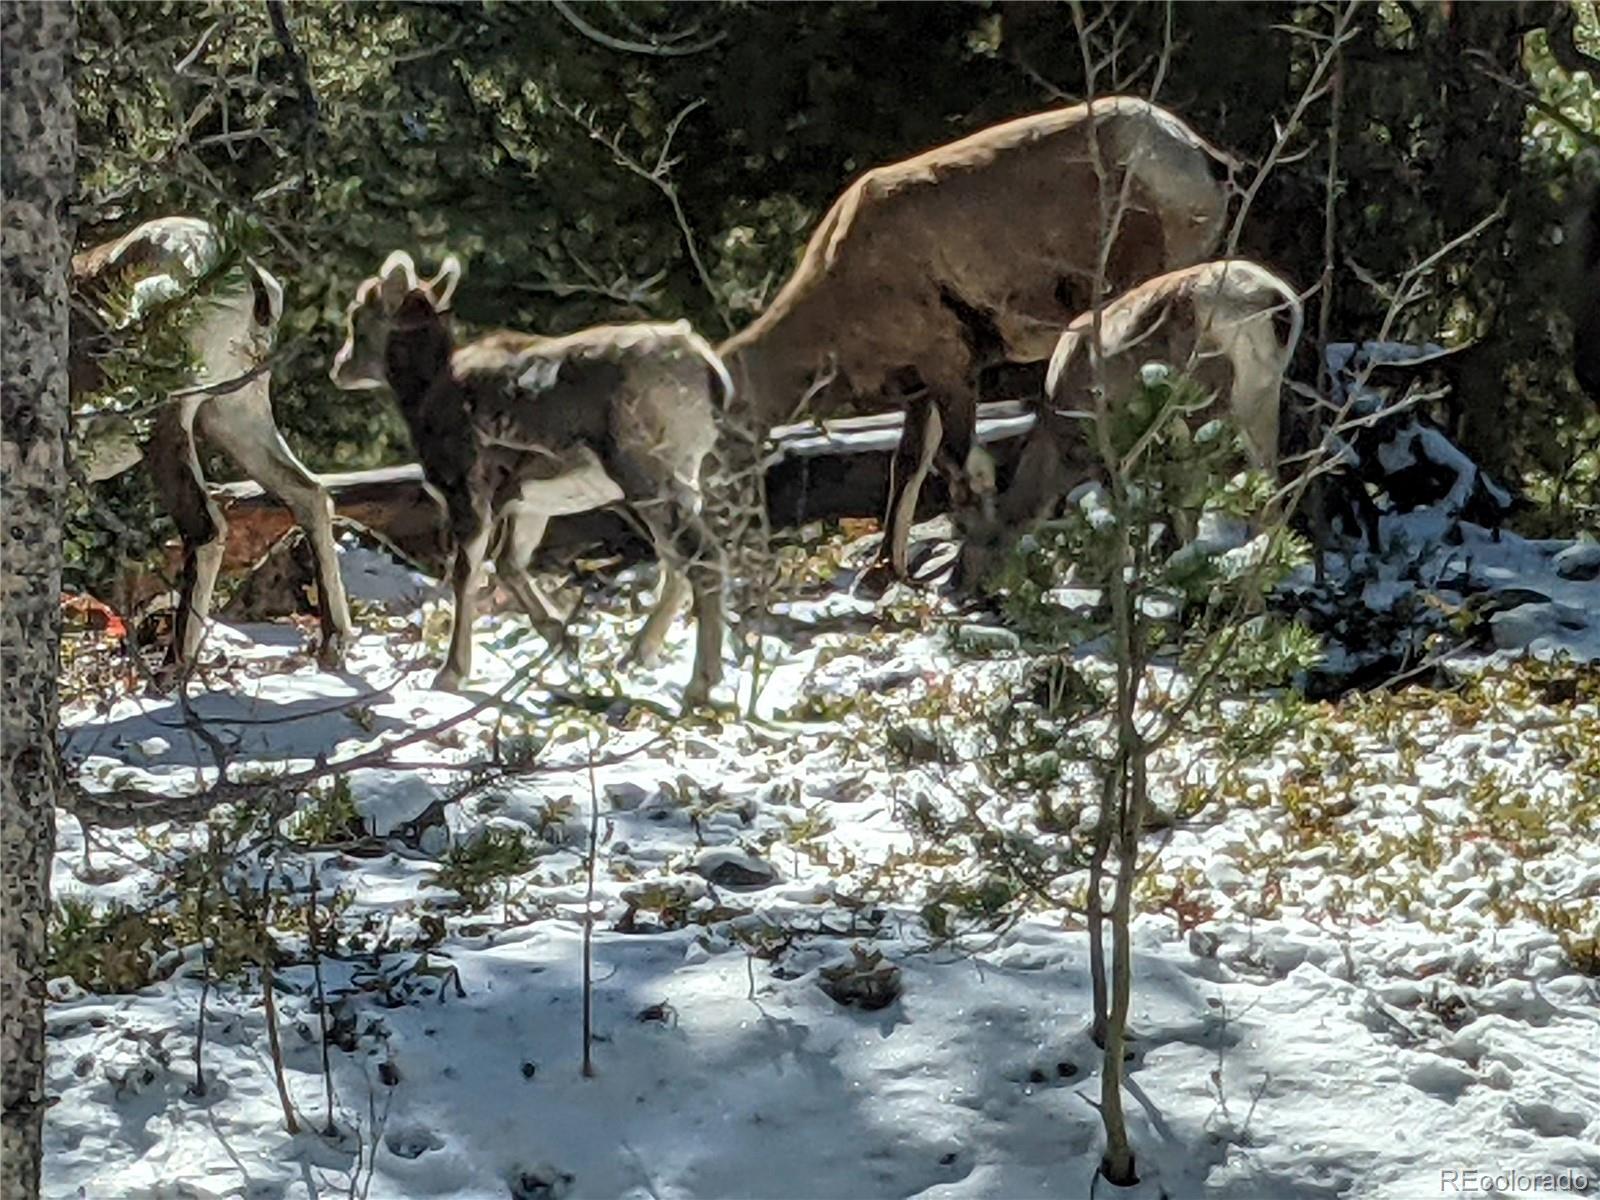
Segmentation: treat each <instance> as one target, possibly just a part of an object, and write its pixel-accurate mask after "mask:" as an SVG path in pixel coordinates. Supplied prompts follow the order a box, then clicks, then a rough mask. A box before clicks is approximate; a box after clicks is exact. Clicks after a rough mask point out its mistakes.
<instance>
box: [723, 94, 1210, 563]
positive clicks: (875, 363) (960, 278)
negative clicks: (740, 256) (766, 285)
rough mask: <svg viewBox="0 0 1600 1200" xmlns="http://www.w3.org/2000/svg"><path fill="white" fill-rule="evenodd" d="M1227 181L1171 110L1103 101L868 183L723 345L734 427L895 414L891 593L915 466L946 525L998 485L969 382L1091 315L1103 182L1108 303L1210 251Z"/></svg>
mask: <svg viewBox="0 0 1600 1200" xmlns="http://www.w3.org/2000/svg"><path fill="white" fill-rule="evenodd" d="M1097 160H1098V161H1097ZM1230 166H1231V164H1230V163H1229V162H1228V161H1227V160H1226V159H1225V158H1224V156H1222V155H1221V154H1220V152H1218V151H1216V150H1214V149H1213V148H1212V147H1210V146H1208V145H1207V143H1206V142H1205V141H1203V140H1202V139H1201V138H1200V137H1199V135H1198V134H1196V133H1195V132H1194V131H1193V130H1191V129H1190V128H1189V127H1188V126H1186V125H1185V124H1184V123H1183V122H1182V121H1181V120H1179V119H1178V118H1177V117H1176V116H1174V115H1173V114H1172V113H1170V112H1167V111H1166V110H1164V109H1161V108H1158V107H1157V106H1156V105H1154V104H1151V103H1149V102H1148V101H1145V100H1140V99H1135V98H1132V97H1111V98H1107V99H1104V100H1099V101H1096V102H1094V103H1093V104H1092V105H1079V106H1077V107H1074V108H1063V109H1057V110H1055V111H1052V112H1044V113H1038V114H1036V115H1033V116H1028V117H1021V118H1019V119H1017V120H1013V121H1008V122H1006V123H1004V124H1001V125H996V126H994V127H992V128H989V129H985V130H982V131H980V132H978V133H975V134H973V135H971V136H970V137H966V138H963V139H961V140H960V141H957V142H952V143H950V144H949V145H946V146H940V147H938V148H937V149H934V150H929V151H928V152H926V153H925V154H921V155H918V156H917V157H915V158H911V159H907V160H906V161H904V162H900V163H895V164H893V165H891V166H885V167H879V168H877V169H875V170H872V171H868V172H867V173H866V174H865V175H863V176H862V177H861V178H860V179H858V180H856V182H855V183H853V184H851V186H850V187H849V188H848V189H847V190H846V191H845V193H844V194H843V195H842V196H840V197H839V199H838V200H837V201H836V202H835V203H834V205H833V207H832V208H830V209H829V210H828V214H827V216H826V217H824V218H823V220H822V223H821V224H820V225H819V226H818V227H817V230H816V232H815V233H814V234H813V235H812V237H811V241H810V242H809V243H808V244H807V246H806V250H805V254H804V256H803V257H802V258H801V260H800V265H799V267H798V268H797V269H796V270H795V273H794V275H793V276H792V277H791V278H790V280H789V282H788V283H787V284H785V286H784V287H783V289H782V290H781V291H780V292H779V293H778V295H777V297H776V298H775V299H774V300H773V302H772V304H771V305H770V306H769V307H768V309H767V310H766V312H765V313H763V314H762V315H761V316H760V317H759V318H758V319H757V320H756V321H755V322H753V323H752V324H751V325H750V326H749V327H748V328H746V329H745V330H743V331H742V332H740V333H738V334H737V335H735V336H734V337H732V338H730V339H729V340H728V341H727V342H725V343H724V344H723V345H722V346H721V347H719V353H721V355H722V357H723V360H724V361H725V362H726V363H727V364H728V369H729V371H730V372H731V373H732V375H733V378H734V381H735V384H736V389H737V395H738V398H739V405H738V407H739V410H740V412H741V413H743V414H745V419H746V420H747V421H748V423H749V424H750V425H752V426H754V427H755V429H754V432H756V433H759V434H765V432H766V431H767V430H768V429H770V428H772V427H773V426H775V425H781V424H784V423H786V422H788V421H791V420H795V419H798V417H799V416H801V415H816V416H821V417H825V418H826V417H843V416H850V415H855V414H857V413H861V412H873V411H879V410H882V409H885V408H893V407H897V406H902V405H903V406H904V407H905V409H906V424H905V428H904V432H903V434H902V436H901V441H900V447H899V450H898V452H897V454H896V458H895V466H894V472H893V476H892V479H891V483H890V494H889V503H888V508H887V513H886V516H885V518H884V555H883V557H884V558H885V559H886V560H887V562H888V563H889V564H890V566H891V567H892V569H893V571H894V573H895V574H896V575H897V576H899V577H901V578H904V577H905V576H906V573H907V563H906V539H907V531H908V529H909V527H910V524H911V521H912V519H913V514H914V512H915V510H916V503H917V496H918V493H919V492H920V490H921V485H922V481H923V479H924V478H925V477H926V475H927V473H928V470H929V468H930V466H935V467H937V469H938V470H939V471H940V473H941V474H943V475H944V476H945V477H946V478H947V479H948V480H949V481H950V485H951V492H952V498H953V500H954V501H955V503H956V505H957V507H958V508H959V507H961V506H962V505H963V504H964V503H965V502H966V501H967V500H968V499H969V498H970V495H971V493H972V492H973V491H974V490H976V491H978V492H980V493H986V492H987V491H989V490H991V489H992V487H993V464H992V462H991V461H990V460H989V459H988V456H987V455H986V454H985V453H983V452H982V451H981V450H979V451H978V452H977V453H976V454H974V453H973V450H974V445H975V441H974V439H975V426H976V410H977V379H978V373H979V371H980V370H981V369H982V368H983V367H985V366H988V365H992V364H996V363H1002V362H1008V363H1028V362H1042V361H1043V360H1045V359H1047V358H1048V357H1049V356H1050V353H1051V351H1052V350H1053V349H1054V348H1055V345H1056V341H1057V339H1058V338H1059V337H1060V336H1061V330H1062V329H1063V328H1065V327H1066V325H1067V323H1068V322H1069V321H1071V320H1072V318H1074V317H1076V316H1077V315H1078V314H1079V313H1081V312H1083V311H1084V310H1085V309H1087V308H1088V307H1090V304H1091V303H1092V301H1093V300H1094V297H1093V295H1091V292H1092V291H1093V285H1094V280H1095V278H1096V268H1097V266H1098V265H1099V259H1100V255H1101V249H1102V241H1103V240H1104V239H1102V237H1101V223H1102V222H1101V185H1102V182H1103V183H1104V186H1105V188H1106V189H1107V191H1108V193H1109V195H1108V197H1107V198H1108V200H1109V201H1110V203H1109V207H1110V209H1111V210H1112V211H1113V212H1114V213H1117V214H1119V216H1120V219H1119V220H1118V221H1117V223H1116V224H1115V226H1114V228H1113V229H1112V231H1111V237H1110V239H1109V246H1108V247H1107V249H1108V253H1107V255H1106V261H1105V263H1104V272H1103V279H1104V283H1105V285H1106V287H1107V289H1108V291H1109V292H1110V293H1115V292H1120V291H1122V290H1124V289H1126V288H1129V287H1132V286H1133V285H1134V284H1136V283H1139V282H1141V281H1143V280H1145V279H1149V278H1150V277H1151V276H1154V275H1158V274H1160V273H1161V272H1163V271H1169V270H1172V269H1174V268H1176V267H1182V266H1187V265H1189V264H1191V263H1194V262H1198V261H1199V260H1201V259H1203V258H1204V257H1205V256H1206V255H1207V254H1209V253H1210V252H1211V251H1212V250H1213V249H1214V248H1215V246H1216V244H1217V240H1218V238H1219V236H1220V234H1221V230H1222V226H1223V221H1224V218H1225V216H1226V208H1227V191H1226V188H1225V186H1224V181H1225V179H1226V173H1227V170H1228V169H1229V167H1230ZM806 407H809V409H810V412H809V413H807V414H802V412H801V410H802V409H803V408H806Z"/></svg>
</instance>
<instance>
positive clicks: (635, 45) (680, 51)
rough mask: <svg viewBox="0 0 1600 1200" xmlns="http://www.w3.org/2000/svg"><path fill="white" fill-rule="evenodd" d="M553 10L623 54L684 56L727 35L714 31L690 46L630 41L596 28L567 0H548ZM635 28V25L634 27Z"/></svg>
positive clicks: (603, 44) (591, 36)
mask: <svg viewBox="0 0 1600 1200" xmlns="http://www.w3.org/2000/svg"><path fill="white" fill-rule="evenodd" d="M550 3H551V4H552V5H554V6H555V10H556V11H557V12H558V13H560V14H561V16H562V17H563V18H564V19H565V20H566V22H567V24H568V25H571V26H572V27H573V28H574V29H576V30H577V31H578V32H579V33H581V34H583V36H584V37H586V38H588V39H589V40H590V41H591V42H594V43H596V44H598V45H601V46H604V47H605V48H606V49H607V50H617V51H620V52H621V53H624V54H648V55H653V56H655V57H657V58H684V57H686V56H688V55H690V54H699V53H700V52H701V51H703V50H709V49H711V48H712V47H713V46H715V45H717V44H718V43H719V42H721V41H722V40H723V38H725V37H726V36H727V34H726V33H722V32H719V33H716V34H713V35H712V36H711V37H709V38H707V39H706V40H705V41H703V42H696V43H695V44H694V45H692V46H674V45H672V44H671V39H668V40H666V41H661V40H657V39H652V40H651V41H648V42H636V41H630V40H628V39H626V38H619V37H613V36H612V35H611V34H609V33H605V32H603V31H602V30H599V29H596V28H595V27H594V26H593V25H591V24H589V22H587V21H585V20H584V19H583V18H582V17H580V16H579V15H578V13H577V10H576V9H574V8H573V6H572V5H571V4H569V3H567V0H550ZM635 28H637V26H636V27H635Z"/></svg>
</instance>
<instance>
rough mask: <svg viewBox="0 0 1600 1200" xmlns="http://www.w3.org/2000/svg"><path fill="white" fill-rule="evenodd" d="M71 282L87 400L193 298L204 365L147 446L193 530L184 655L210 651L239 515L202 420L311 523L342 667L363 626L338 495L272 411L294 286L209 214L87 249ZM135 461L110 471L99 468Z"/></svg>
mask: <svg viewBox="0 0 1600 1200" xmlns="http://www.w3.org/2000/svg"><path fill="white" fill-rule="evenodd" d="M72 292H73V309H72V326H73V330H72V333H73V336H72V350H71V363H70V368H71V370H70V375H71V385H72V392H73V394H74V396H75V397H76V396H79V395H85V394H90V393H93V392H96V391H99V390H101V389H102V388H103V387H104V386H105V383H106V379H105V373H104V371H103V369H102V366H101V363H102V362H103V360H104V357H105V355H106V354H108V353H110V352H111V351H112V350H113V349H114V347H115V346H116V345H117V344H119V343H121V342H123V341H124V340H126V339H129V338H133V337H136V336H137V334H138V331H139V328H140V325H141V323H142V322H144V321H146V320H147V319H151V318H153V317H155V316H157V315H158V314H160V313H161V312H163V311H166V310H170V309H171V307H172V306H192V308H193V313H192V315H191V314H190V313H184V314H182V315H181V316H180V317H179V318H178V319H180V320H182V321H184V323H185V331H184V337H185V340H186V342H187V345H188V349H189V352H190V354H191V356H192V358H193V360H194V363H195V365H196V366H197V370H196V371H195V373H194V376H193V378H192V381H191V385H190V386H187V387H184V388H182V389H180V390H178V391H175V392H173V393H172V394H171V395H169V396H166V397H162V398H160V399H159V401H158V402H157V404H156V406H155V412H154V417H153V424H152V429H151V432H150V434H149V437H148V439H147V440H146V441H145V443H144V445H143V447H142V451H143V457H144V459H145V461H146V463H147V464H148V465H149V468H150V473H151V476H152V477H153V479H154V481H155V486H156V492H157V494H158V496H159V497H160V500H161V503H162V505H163V507H165V509H166V510H167V512H168V513H169V514H170V515H171V516H172V519H173V521H174V522H175V523H176V524H177V526H178V533H179V535H180V536H181V538H182V539H183V579H182V582H181V586H180V594H179V602H178V612H177V622H176V628H175V629H174V631H173V641H172V648H171V658H172V659H173V660H174V661H175V662H177V663H180V664H182V663H189V662H192V661H193V660H194V657H195V655H196V654H197V653H198V652H199V649H200V643H201V639H202V638H203V637H204V634H205V627H206V623H207V619H208V617H209V615H210V611H211V593H212V589H213V587H214V586H215V584H216V579H217V571H218V568H219V567H220V566H221V565H222V558H223V552H224V550H225V548H226V545H227V522H226V521H224V519H223V516H222V511H221V509H219V508H218V507H217V505H216V504H215V503H213V502H212V500H211V498H210V496H209V495H207V493H206V486H205V484H206V480H205V474H204V472H203V471H202V469H201V466H200V458H199V454H198V453H197V450H196V446H195V433H196V431H197V430H198V431H199V432H200V433H201V434H202V435H203V436H204V437H205V438H206V440H207V441H209V442H212V443H214V444H215V445H216V446H218V447H219V448H220V449H221V450H222V451H223V452H224V453H225V454H227V456H228V457H229V458H230V459H232V460H233V462H234V463H235V464H236V465H237V466H238V467H239V469H240V470H242V471H243V472H244V473H245V474H246V475H248V476H249V477H250V478H252V479H254V480H255V481H256V482H258V483H260V484H261V485H262V487H264V488H266V489H267V490H268V491H269V492H272V493H274V494H276V495H277V496H278V497H280V498H281V499H282V500H283V501H284V503H285V504H287V505H288V506H289V508H290V510H291V511H292V512H293V513H294V516H295V520H297V521H298V522H299V523H300V525H301V526H302V527H303V528H304V529H305V531H306V535H307V536H308V537H309V539H310V541H311V548H312V551H313V552H314V556H315V559H316V570H317V606H318V610H319V613H320V616H321V622H322V649H321V654H320V658H321V661H322V664H323V665H324V666H326V667H336V666H338V665H339V663H340V662H341V661H342V659H343V656H344V650H345V645H346V643H347V642H348V640H349V639H350V637H351V632H352V627H351V623H350V608H349V605H348V604H347V603H346V600H345V591H344V581H343V579H342V578H341V576H340V574H339V560H338V554H337V551H336V549H335V546H334V540H333V504H332V502H331V500H330V499H329V497H328V493H327V492H326V490H324V488H323V486H322V484H321V483H320V482H319V481H318V480H317V477H316V476H315V475H313V474H311V472H310V471H308V470H306V468H305V466H304V465H303V464H302V463H301V462H300V460H299V459H298V458H296V457H295V455H294V453H293V451H291V450H290V449H289V447H288V445H287V444H286V443H285V442H284V440H283V435H282V434H280V433H279V432H278V427H277V425H276V423H275V422H274V421H273V419H272V398H271V373H270V372H269V371H268V370H267V367H266V359H267V356H268V354H269V353H270V352H271V350H272V343H273V336H274V334H275V333H276V330H277V325H278V320H279V318H280V317H281V316H282V315H283V286H282V285H281V284H280V283H279V282H278V281H277V280H276V279H275V278H273V276H272V275H271V274H270V273H269V272H268V271H267V270H266V269H265V268H264V267H262V266H261V265H260V264H259V263H257V262H255V261H254V260H252V259H250V258H247V257H239V258H237V259H234V258H231V257H230V256H229V254H228V252H227V251H226V249H225V248H224V246H223V242H222V239H221V237H220V236H219V234H218V232H217V230H216V229H215V227H213V226H212V225H211V224H209V223H208V222H206V221H202V220H199V219H197V218H194V217H161V218H158V219H156V220H153V221H146V222H145V223H144V224H143V225H140V226H139V227H138V228H136V229H134V230H133V231H132V232H130V233H128V234H126V235H125V236H123V237H120V238H117V239H116V240H114V241H110V242H106V243H104V244H102V245H98V246H95V247H93V248H91V249H89V250H86V251H84V252H83V253H81V254H79V255H77V256H76V257H74V258H73V260H72ZM133 461H137V458H136V457H135V458H134V459H132V460H127V461H124V462H121V463H118V464H116V466H115V467H114V468H113V469H110V470H106V469H102V470H101V471H99V472H98V477H100V478H106V477H109V476H110V475H114V474H117V473H118V469H120V468H121V467H125V466H129V465H132V462H133Z"/></svg>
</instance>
